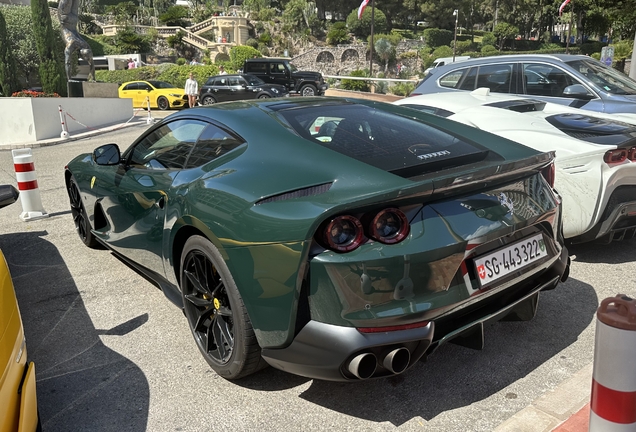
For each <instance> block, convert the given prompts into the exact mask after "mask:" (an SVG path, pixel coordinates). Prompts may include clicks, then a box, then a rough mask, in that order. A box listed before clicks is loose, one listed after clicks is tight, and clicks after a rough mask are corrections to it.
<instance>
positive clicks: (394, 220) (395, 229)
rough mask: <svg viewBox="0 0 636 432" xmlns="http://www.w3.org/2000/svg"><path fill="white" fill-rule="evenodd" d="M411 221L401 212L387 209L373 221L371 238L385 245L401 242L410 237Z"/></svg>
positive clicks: (370, 231)
mask: <svg viewBox="0 0 636 432" xmlns="http://www.w3.org/2000/svg"><path fill="white" fill-rule="evenodd" d="M409 230H410V226H409V221H408V219H407V218H406V215H405V214H404V213H402V211H401V210H399V209H396V208H387V209H384V210H382V211H380V212H379V213H378V214H376V215H375V217H374V218H373V219H372V220H371V225H370V226H369V233H370V237H371V238H373V239H375V240H377V241H379V242H381V243H385V244H394V243H398V242H401V241H402V240H404V238H405V237H406V236H407V235H409Z"/></svg>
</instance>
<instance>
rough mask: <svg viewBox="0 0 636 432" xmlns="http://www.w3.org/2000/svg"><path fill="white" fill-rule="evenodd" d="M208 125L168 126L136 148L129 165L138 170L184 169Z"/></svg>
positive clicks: (183, 123)
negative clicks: (195, 144)
mask: <svg viewBox="0 0 636 432" xmlns="http://www.w3.org/2000/svg"><path fill="white" fill-rule="evenodd" d="M206 125H207V123H204V122H201V121H197V120H177V121H173V122H170V123H168V124H165V125H163V126H161V127H160V128H158V129H155V130H154V131H153V132H152V133H150V134H149V135H147V136H146V137H145V138H144V139H143V140H141V141H140V142H139V143H137V145H135V147H134V148H133V150H132V155H131V156H130V159H129V161H128V164H129V165H130V166H132V167H135V168H147V169H181V168H183V166H184V165H185V162H186V160H187V158H188V155H189V154H190V152H191V151H192V148H193V147H194V143H195V142H196V141H197V139H198V138H199V135H200V134H201V131H202V130H203V129H204V128H205V126H206Z"/></svg>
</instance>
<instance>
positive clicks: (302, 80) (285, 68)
mask: <svg viewBox="0 0 636 432" xmlns="http://www.w3.org/2000/svg"><path fill="white" fill-rule="evenodd" d="M243 73H246V74H252V75H255V76H257V77H259V78H260V79H262V80H263V81H265V82H266V83H271V84H280V85H284V86H285V87H286V88H287V89H288V90H289V92H290V93H299V94H301V95H302V96H316V95H318V96H320V95H324V94H325V90H327V88H329V84H327V83H326V82H325V80H324V79H323V77H322V74H320V73H319V72H301V71H298V70H297V69H296V67H295V66H294V65H292V64H291V63H289V60H287V59H276V58H253V59H247V60H245V63H244V64H243Z"/></svg>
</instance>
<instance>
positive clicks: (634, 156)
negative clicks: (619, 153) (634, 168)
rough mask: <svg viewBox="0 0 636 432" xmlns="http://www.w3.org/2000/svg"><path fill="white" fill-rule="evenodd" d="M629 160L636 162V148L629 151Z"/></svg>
mask: <svg viewBox="0 0 636 432" xmlns="http://www.w3.org/2000/svg"><path fill="white" fill-rule="evenodd" d="M627 159H629V160H630V161H632V162H636V147H632V148H630V149H629V150H628V151H627Z"/></svg>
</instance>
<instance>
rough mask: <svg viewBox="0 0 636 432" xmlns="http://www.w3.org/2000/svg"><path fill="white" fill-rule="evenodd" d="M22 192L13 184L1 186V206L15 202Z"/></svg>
mask: <svg viewBox="0 0 636 432" xmlns="http://www.w3.org/2000/svg"><path fill="white" fill-rule="evenodd" d="M18 196H20V192H18V191H17V189H16V188H15V187H13V186H12V185H2V186H0V208H2V207H6V206H8V205H10V204H13V203H14V202H16V201H17V200H18Z"/></svg>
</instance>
